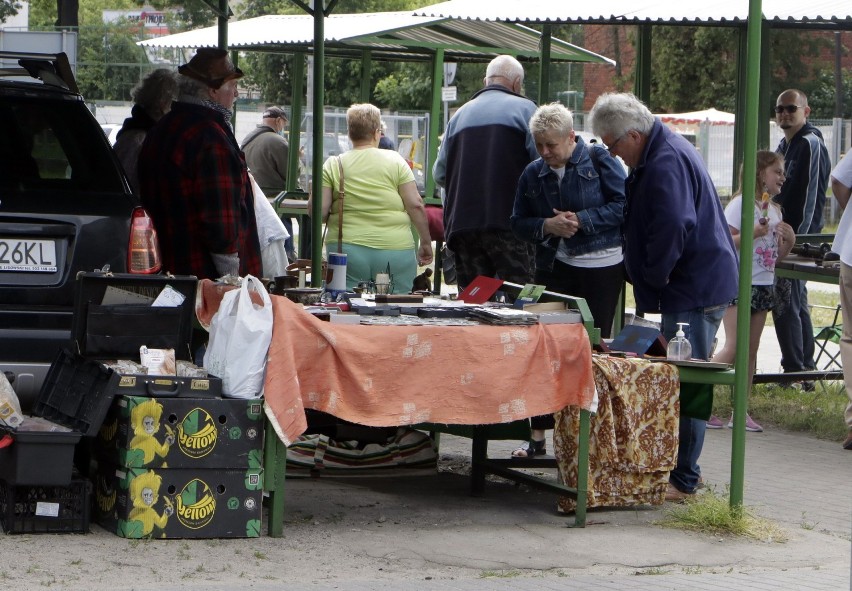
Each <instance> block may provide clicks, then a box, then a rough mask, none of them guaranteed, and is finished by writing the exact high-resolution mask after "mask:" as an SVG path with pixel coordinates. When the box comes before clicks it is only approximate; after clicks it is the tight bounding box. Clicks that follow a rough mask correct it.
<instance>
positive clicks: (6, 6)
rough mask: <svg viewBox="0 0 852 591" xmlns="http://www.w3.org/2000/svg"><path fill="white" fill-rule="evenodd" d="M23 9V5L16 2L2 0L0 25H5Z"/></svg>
mask: <svg viewBox="0 0 852 591" xmlns="http://www.w3.org/2000/svg"><path fill="white" fill-rule="evenodd" d="M20 9H21V4H20V3H19V2H16V0H0V23H5V22H6V19H7V18H9V17H10V16H15V15H16V14H18V11H19V10H20Z"/></svg>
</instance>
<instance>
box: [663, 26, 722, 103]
mask: <svg viewBox="0 0 852 591" xmlns="http://www.w3.org/2000/svg"><path fill="white" fill-rule="evenodd" d="M736 50H737V36H736V31H735V30H734V29H732V28H729V27H681V26H678V27H655V28H654V31H653V41H652V55H651V105H649V106H650V108H651V110H652V111H655V112H664V113H677V112H682V111H697V110H700V109H704V108H707V107H716V108H717V109H719V110H722V111H731V110H733V108H734V101H735V98H736V97H735V96H734V93H733V92H732V91H731V88H732V86H731V81H732V80H734V79H735V78H736V76H735V73H736V63H737V59H736Z"/></svg>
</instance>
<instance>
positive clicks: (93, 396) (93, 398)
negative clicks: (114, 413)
mask: <svg viewBox="0 0 852 591" xmlns="http://www.w3.org/2000/svg"><path fill="white" fill-rule="evenodd" d="M119 378H120V376H119V375H118V374H117V373H115V372H114V371H113V370H112V369H109V368H107V367H104V366H103V365H101V364H100V363H98V362H96V361H90V360H87V359H83V358H82V357H80V356H78V355H74V354H73V353H71V352H70V351H67V350H63V351H60V352H59V353H58V354H57V357H56V359H55V360H54V361H53V364H52V365H51V366H50V371H49V372H48V374H47V377H46V378H45V380H44V384H43V385H42V388H41V393H40V394H39V399H38V401H37V402H36V404H35V406H34V408H33V415H35V416H40V417H43V418H45V419H48V420H49V421H51V422H53V423H57V424H60V425H64V426H65V427H69V428H70V429H72V431H25V430H24V429H23V427H18V428H17V429H12V430H10V431H9V432H10V433H11V435H12V438H13V439H14V442H13V443H12V444H11V445H9V446H7V447H4V448H0V479H2V480H4V481H6V482H9V483H11V484H28V485H39V486H48V485H49V486H52V485H56V486H68V484H69V483H70V482H71V474H72V472H71V470H72V467H73V464H74V448H75V446H76V445H77V442H78V441H79V440H80V438H81V436H86V437H94V436H95V435H97V433H98V431H99V430H100V428H101V424H102V423H103V420H104V417H105V416H106V414H107V412H108V411H109V407H110V405H111V404H112V399H113V396H114V395H115V390H116V388H117V384H118V380H119Z"/></svg>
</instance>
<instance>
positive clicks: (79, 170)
mask: <svg viewBox="0 0 852 591" xmlns="http://www.w3.org/2000/svg"><path fill="white" fill-rule="evenodd" d="M0 138H2V140H0V371H4V372H6V375H7V376H9V377H11V378H12V386H13V387H14V389H15V391H16V392H17V394H18V397H19V398H20V400H21V404H22V406H23V407H24V411H25V412H26V411H27V410H28V409H29V408H30V407H31V405H32V402H33V400H34V399H35V398H36V397H37V395H38V391H39V389H40V388H41V382H42V381H43V379H44V375H45V373H46V372H47V369H48V368H49V366H50V362H51V361H52V360H53V358H54V357H55V356H56V354H57V351H58V349H60V348H62V347H69V344H70V331H71V318H72V314H73V303H74V283H75V278H76V276H77V274H78V273H79V272H81V271H93V270H95V269H109V270H111V271H114V272H120V273H144V274H149V273H156V272H158V271H159V269H160V262H159V261H160V259H159V251H158V248H157V241H156V232H155V231H154V228H153V224H152V223H151V220H150V218H149V217H148V215H147V213H146V212H145V211H144V210H143V209H142V208H141V207H140V202H139V198H138V197H137V196H135V195H133V193H131V191H130V186H129V184H128V182H127V179H126V177H125V176H124V172H123V171H122V168H121V165H120V164H119V162H118V160H117V158H116V156H115V154H114V153H113V151H112V148H111V147H110V145H109V142H108V141H107V138H106V136H105V135H104V133H103V131H102V130H101V127H100V125H99V124H98V122H97V121H96V120H95V118H94V117H93V116H92V114H91V113H90V112H89V110H88V108H87V107H86V104H85V103H84V101H83V97H81V96H80V95H79V94H78V92H77V85H76V82H75V80H74V76H73V74H72V73H71V68H70V67H69V64H68V59H67V57H66V56H65V54H49V55H45V54H32V53H18V52H8V51H0Z"/></svg>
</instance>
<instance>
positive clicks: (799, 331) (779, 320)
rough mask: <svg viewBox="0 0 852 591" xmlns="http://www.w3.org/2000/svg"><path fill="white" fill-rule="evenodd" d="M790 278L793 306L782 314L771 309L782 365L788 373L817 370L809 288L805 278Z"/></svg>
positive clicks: (788, 307) (791, 302)
mask: <svg viewBox="0 0 852 591" xmlns="http://www.w3.org/2000/svg"><path fill="white" fill-rule="evenodd" d="M790 281H791V284H792V285H791V289H790V305H789V306H787V307H786V308H785V309H784V311H783V312H782V313H781V314H777V313H775V312H774V311H773V312H772V320H773V321H774V323H775V334H776V335H777V336H778V345H779V346H780V347H781V367H782V368H783V369H784V372H785V373H786V372H790V371H803V370H809V369H816V363H814V326H813V323H812V322H811V312H810V308H808V290H807V289H806V288H805V282H804V281H801V280H799V279H791V280H790Z"/></svg>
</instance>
